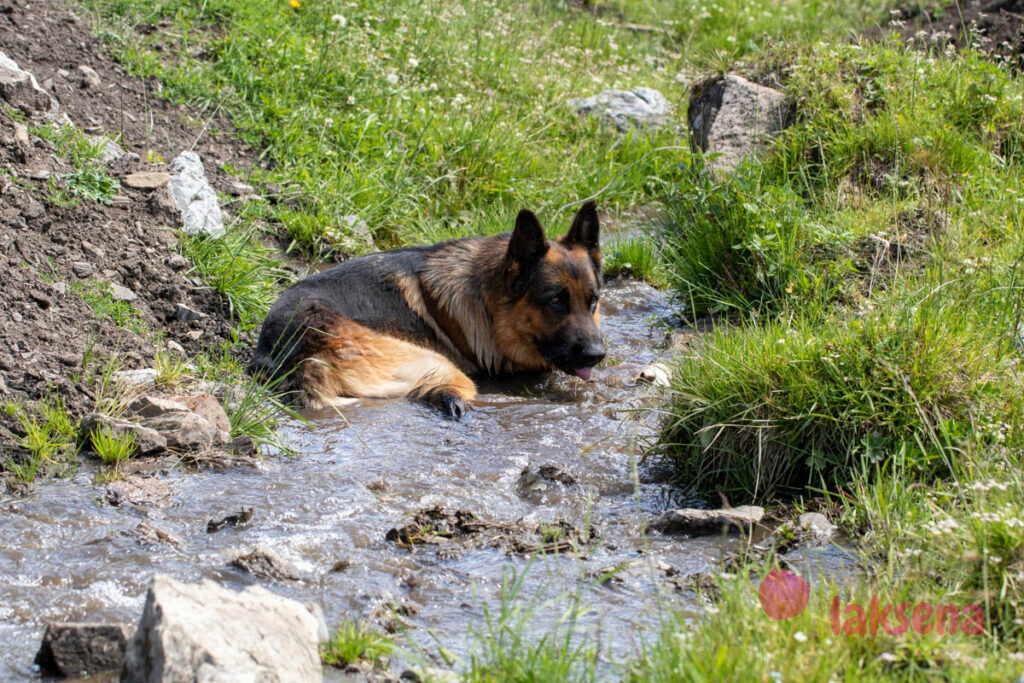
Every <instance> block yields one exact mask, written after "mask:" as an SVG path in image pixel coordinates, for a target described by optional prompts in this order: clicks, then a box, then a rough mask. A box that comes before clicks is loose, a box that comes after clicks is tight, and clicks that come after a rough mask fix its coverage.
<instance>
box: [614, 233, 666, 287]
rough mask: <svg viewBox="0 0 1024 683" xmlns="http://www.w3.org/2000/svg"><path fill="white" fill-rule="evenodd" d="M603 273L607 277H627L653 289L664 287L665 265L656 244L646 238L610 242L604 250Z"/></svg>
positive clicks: (649, 238)
mask: <svg viewBox="0 0 1024 683" xmlns="http://www.w3.org/2000/svg"><path fill="white" fill-rule="evenodd" d="M604 252H605V254H604V272H605V275H607V276H612V277H614V276H616V275H628V276H630V277H635V278H637V279H639V280H643V281H645V282H647V283H648V284H650V285H653V286H654V287H664V286H666V284H667V282H666V278H667V276H666V274H665V264H664V262H663V261H662V258H661V255H660V253H659V250H658V244H657V243H656V242H655V241H654V240H653V239H652V238H651V237H647V236H641V237H630V238H628V239H625V240H619V241H614V242H612V244H611V246H610V247H605V248H604Z"/></svg>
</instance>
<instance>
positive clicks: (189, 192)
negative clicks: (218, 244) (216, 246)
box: [167, 152, 224, 237]
mask: <svg viewBox="0 0 1024 683" xmlns="http://www.w3.org/2000/svg"><path fill="white" fill-rule="evenodd" d="M171 173H172V175H171V177H170V179H169V180H168V182H167V191H168V193H169V194H170V197H171V201H172V202H173V203H174V205H175V206H176V207H178V210H179V211H181V220H182V230H184V231H185V232H186V233H187V234H189V235H198V234H206V235H211V236H213V237H219V236H220V235H223V234H224V215H223V214H222V213H221V210H220V204H219V203H218V201H217V193H216V192H214V190H213V187H212V186H211V185H210V182H209V181H208V180H207V179H206V171H205V169H204V168H203V161H202V159H200V158H199V155H198V154H196V153H195V152H182V153H181V154H180V155H178V157H177V158H176V159H175V160H174V161H172V162H171Z"/></svg>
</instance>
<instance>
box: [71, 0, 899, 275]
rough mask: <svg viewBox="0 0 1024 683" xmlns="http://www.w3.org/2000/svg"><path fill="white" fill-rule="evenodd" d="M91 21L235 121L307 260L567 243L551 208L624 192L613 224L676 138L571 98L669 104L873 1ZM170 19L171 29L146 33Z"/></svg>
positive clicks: (205, 13) (413, 8)
mask: <svg viewBox="0 0 1024 683" xmlns="http://www.w3.org/2000/svg"><path fill="white" fill-rule="evenodd" d="M85 4H86V6H88V7H89V8H90V9H91V10H92V11H93V14H94V16H95V17H97V18H98V20H99V22H100V24H101V26H102V28H101V29H100V30H101V33H102V34H103V35H104V37H106V38H107V39H108V40H109V41H110V42H111V43H112V44H113V45H114V47H115V50H116V51H117V53H118V55H119V56H120V57H121V59H122V60H123V61H124V62H125V64H127V65H128V66H129V67H130V68H131V69H132V71H133V72H135V73H138V74H142V75H147V76H148V75H153V76H158V77H159V78H161V79H162V80H163V81H164V82H165V83H166V84H167V85H168V86H169V92H170V94H171V96H172V97H176V98H181V99H183V100H188V101H192V102H198V103H203V104H205V105H209V106H210V107H211V108H213V107H217V106H223V107H225V108H226V110H227V111H229V112H231V113H232V119H233V123H234V125H235V126H236V128H237V129H238V131H239V133H240V134H241V135H242V136H243V137H244V138H245V139H246V140H248V141H249V142H250V143H253V144H255V145H257V146H258V147H259V148H260V150H261V152H262V156H263V158H264V159H265V160H266V161H267V162H268V165H269V167H270V169H271V170H267V171H265V172H257V176H258V178H257V180H265V181H273V182H276V183H278V184H279V185H281V186H282V187H284V188H285V190H286V197H287V200H286V201H284V202H281V203H279V204H277V205H275V206H274V207H272V209H271V217H272V219H273V220H275V221H277V222H278V223H279V224H280V231H281V233H282V234H283V235H284V236H286V237H289V238H290V239H292V240H294V243H295V246H296V247H297V248H298V249H300V250H303V251H305V252H306V253H307V254H311V255H318V254H324V253H328V252H331V251H340V252H345V253H353V252H357V253H358V252H361V251H366V250H367V249H370V248H371V247H370V245H368V244H367V243H366V241H365V240H364V239H362V238H361V237H360V236H359V235H358V234H356V233H355V232H354V231H353V230H352V229H351V228H350V227H349V224H348V221H346V217H348V216H358V217H359V218H361V219H362V220H365V221H366V223H367V225H368V226H369V227H370V229H371V230H372V232H373V237H374V240H375V243H376V244H377V245H378V246H381V247H389V246H396V245H402V244H409V243H417V242H421V241H429V240H435V239H440V238H447V237H454V236H459V235H466V234H479V233H484V232H496V231H504V230H508V229H510V228H511V226H512V218H513V217H514V215H515V213H516V211H518V209H519V208H521V207H522V206H529V207H530V208H532V209H534V210H536V211H537V212H538V213H539V215H541V216H542V217H543V218H544V220H545V221H546V222H549V223H551V226H552V230H553V232H558V231H560V230H561V229H562V228H561V227H560V225H559V221H567V220H568V215H567V214H558V215H557V216H556V215H555V213H556V211H555V210H556V208H558V207H561V206H562V205H564V204H565V203H566V202H569V201H573V200H577V199H580V198H582V197H585V196H588V195H590V194H591V193H592V192H594V191H595V190H596V189H597V188H599V187H601V186H603V185H604V184H605V183H606V182H608V181H609V180H610V179H612V178H613V177H616V176H617V175H618V177H617V179H616V181H615V182H614V183H613V185H612V187H611V188H610V189H609V191H608V193H607V194H606V195H605V196H604V197H603V198H602V203H603V204H604V205H605V206H606V207H610V208H612V209H616V208H620V207H628V206H631V205H633V204H635V203H637V202H638V201H640V200H641V199H643V198H645V197H658V196H662V195H663V193H664V190H665V186H666V183H671V182H672V181H673V180H674V179H675V178H676V177H678V174H679V167H678V153H674V154H655V155H651V156H649V157H646V158H645V155H647V153H648V152H649V151H651V150H652V149H654V148H655V147H658V146H661V145H672V144H674V143H676V142H678V140H677V137H676V135H675V133H673V132H672V131H671V130H665V131H663V132H659V133H650V134H644V133H641V132H638V131H634V132H632V133H630V134H627V135H620V134H618V133H616V132H615V131H613V130H609V129H608V128H606V127H603V126H601V125H599V124H597V123H595V122H593V121H590V120H581V119H579V118H578V117H577V116H576V114H575V113H574V112H573V111H572V110H571V108H569V107H568V106H567V105H566V99H568V98H570V97H574V96H585V95H590V94H593V93H596V92H599V91H601V90H604V89H609V88H614V87H618V88H632V87H635V86H640V85H646V86H653V87H656V88H659V89H661V90H662V92H664V93H665V94H666V96H667V97H669V99H670V100H672V101H674V102H675V103H677V104H678V103H681V101H682V99H683V98H682V93H681V92H680V86H679V85H678V84H677V83H676V82H675V81H674V80H673V78H674V77H675V76H676V75H677V74H678V72H679V71H680V70H681V69H684V68H690V65H691V60H692V59H693V58H694V57H700V58H701V61H704V62H712V61H716V62H717V61H720V60H721V59H723V58H733V57H737V56H740V55H749V54H751V53H756V52H758V51H759V50H760V49H761V48H762V46H763V45H764V43H765V37H766V36H768V35H774V36H776V37H787V38H793V39H796V38H817V37H819V36H821V35H823V34H826V33H832V32H840V31H842V30H844V29H845V28H846V27H848V26H851V25H853V24H855V23H857V22H859V21H861V20H863V19H864V17H865V16H869V17H875V16H878V14H877V12H878V8H879V7H880V6H881V5H882V4H883V3H881V2H873V1H871V0H860V1H857V2H852V3H846V4H844V5H843V6H842V7H841V8H839V9H836V8H834V6H833V5H832V4H831V3H802V2H783V3H781V5H780V3H777V2H772V1H769V0H756V1H754V2H748V3H742V4H741V3H727V4H726V5H722V6H717V5H716V6H714V7H703V6H701V7H698V6H695V5H693V4H692V3H691V2H689V1H688V0H677V1H676V2H669V3H660V4H658V5H655V4H652V3H648V2H633V1H629V2H617V3H612V5H611V6H610V8H609V9H611V11H610V12H608V13H607V14H605V13H599V14H598V15H597V16H595V15H593V14H591V13H589V12H585V11H580V10H579V9H577V8H575V7H573V6H572V5H571V4H570V3H561V2H552V1H550V0H534V1H531V2H522V3H513V4H508V3H497V2H479V3H459V2H454V1H453V0H405V1H403V2H393V3H369V2H356V3H340V2H334V3H318V2H305V3H302V4H301V6H300V7H298V8H293V7H290V6H289V5H288V3H286V2H276V1H275V2H270V1H267V0H263V1H261V2H247V1H244V0H218V1H217V2H212V3H202V4H196V3H187V2H166V1H164V0H146V1H144V2H130V3H129V2H126V1H125V0H89V1H88V2H86V3H85ZM734 10H735V11H736V12H737V15H736V16H735V17H734V19H733V20H731V21H725V22H723V21H722V20H721V14H722V13H723V12H732V11H734ZM605 17H608V18H605ZM164 18H166V19H169V20H171V22H172V26H173V28H170V29H168V30H163V29H161V30H159V31H155V32H152V31H149V30H148V28H149V27H152V26H154V25H155V24H156V22H157V21H159V20H161V19H164ZM636 21H640V22H644V21H658V22H659V24H660V25H662V27H663V29H664V30H657V31H654V32H643V31H639V32H638V31H635V30H632V29H631V28H628V27H627V26H626V24H628V23H631V22H636ZM662 22H663V23H662ZM140 34H141V35H140ZM157 49H159V52H158V51H157ZM200 53H201V55H202V56H201V57H196V56H195V55H196V54H200ZM670 128H671V127H670Z"/></svg>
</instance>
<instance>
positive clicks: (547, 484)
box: [516, 465, 576, 498]
mask: <svg viewBox="0 0 1024 683" xmlns="http://www.w3.org/2000/svg"><path fill="white" fill-rule="evenodd" d="M559 484H561V485H563V486H573V485H575V484H576V477H575V475H573V474H572V473H571V472H569V471H568V470H566V469H565V468H563V467H561V466H560V465H541V466H540V467H538V468H537V469H536V470H532V469H530V468H529V467H526V468H523V471H522V473H520V475H519V479H518V481H516V494H517V495H519V497H520V498H533V497H536V496H538V495H542V494H544V493H547V492H549V491H552V490H556V489H558V488H559V486H558V485H559Z"/></svg>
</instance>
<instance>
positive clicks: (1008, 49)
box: [894, 0, 1024, 68]
mask: <svg viewBox="0 0 1024 683" xmlns="http://www.w3.org/2000/svg"><path fill="white" fill-rule="evenodd" d="M894 28H895V29H896V30H898V31H899V33H900V34H901V35H903V36H905V37H906V38H908V39H909V40H912V41H914V42H917V43H920V44H924V45H927V46H931V47H937V48H940V49H942V48H945V47H947V46H949V47H952V48H955V49H957V50H963V49H965V48H968V47H973V48H975V49H978V50H982V51H984V52H987V53H989V54H992V55H995V56H997V57H1000V58H1002V59H1005V60H1006V61H1007V62H1009V63H1010V64H1011V65H1013V66H1015V67H1017V68H1021V67H1022V66H1024V0H966V1H965V2H959V3H950V4H947V5H942V6H934V5H933V6H932V7H927V6H925V7H921V6H917V5H908V6H905V7H903V8H901V9H900V10H899V15H898V16H897V17H896V21H895V22H894Z"/></svg>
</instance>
